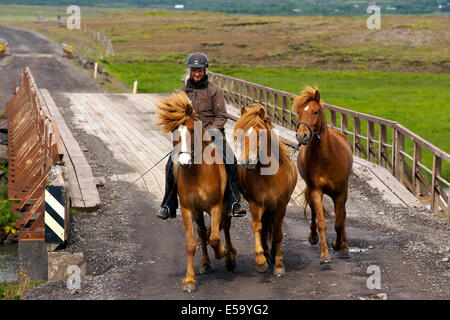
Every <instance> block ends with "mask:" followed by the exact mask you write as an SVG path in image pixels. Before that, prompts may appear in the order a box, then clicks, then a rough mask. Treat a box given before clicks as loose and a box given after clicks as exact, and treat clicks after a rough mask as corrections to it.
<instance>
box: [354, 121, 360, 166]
mask: <svg viewBox="0 0 450 320" xmlns="http://www.w3.org/2000/svg"><path fill="white" fill-rule="evenodd" d="M360 133H361V120H360V119H359V118H357V117H353V150H355V155H356V150H358V157H361V150H359V148H358V145H357V142H358V141H359V138H358V135H359V134H360Z"/></svg>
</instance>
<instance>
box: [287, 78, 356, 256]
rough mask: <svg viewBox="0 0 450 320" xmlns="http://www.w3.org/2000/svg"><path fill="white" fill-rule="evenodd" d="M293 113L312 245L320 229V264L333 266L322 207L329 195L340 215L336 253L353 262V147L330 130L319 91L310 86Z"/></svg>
mask: <svg viewBox="0 0 450 320" xmlns="http://www.w3.org/2000/svg"><path fill="white" fill-rule="evenodd" d="M293 111H294V112H296V113H298V115H299V123H298V127H297V140H298V142H299V146H300V145H301V147H300V149H299V153H298V158H297V167H298V171H299V172H300V175H301V176H302V178H303V179H304V180H305V182H306V190H305V199H306V205H309V206H310V208H311V224H310V228H311V233H310V234H309V242H310V243H311V244H313V245H314V244H317V242H318V241H319V236H318V234H317V227H318V228H319V233H320V240H321V255H320V263H321V264H324V263H325V264H328V263H330V262H331V258H330V255H329V253H328V247H327V242H326V230H327V224H326V221H325V218H326V217H328V216H327V215H328V214H327V213H326V211H325V210H324V208H323V204H322V197H323V194H326V195H329V196H330V197H331V199H333V202H334V210H335V215H336V220H335V224H334V229H335V231H336V239H335V240H334V242H333V249H334V250H335V252H336V254H337V256H338V257H339V258H349V257H350V253H349V247H348V240H347V235H346V233H345V216H346V211H345V203H346V201H347V193H348V178H349V176H350V173H351V170H352V164H353V156H352V150H351V146H350V143H349V141H348V140H347V137H346V136H345V135H343V134H342V133H341V132H339V131H337V130H334V129H330V128H328V126H327V123H326V120H325V110H324V108H323V105H322V102H321V100H320V93H319V90H317V89H314V88H312V87H309V86H306V87H305V88H304V90H303V91H302V93H301V95H300V96H298V97H296V98H295V99H294V103H293ZM305 210H306V208H305ZM316 219H317V224H316Z"/></svg>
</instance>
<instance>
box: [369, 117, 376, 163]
mask: <svg viewBox="0 0 450 320" xmlns="http://www.w3.org/2000/svg"><path fill="white" fill-rule="evenodd" d="M374 139H375V123H374V122H373V121H370V120H368V121H367V160H369V161H370V162H373V163H375V156H374V154H373V152H372V150H374V149H375V148H374V143H373V140H374Z"/></svg>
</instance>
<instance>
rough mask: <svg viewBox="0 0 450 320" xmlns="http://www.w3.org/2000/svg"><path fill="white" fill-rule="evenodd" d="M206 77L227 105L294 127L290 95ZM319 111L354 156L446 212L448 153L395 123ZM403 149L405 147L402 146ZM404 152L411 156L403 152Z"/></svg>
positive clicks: (352, 113)
mask: <svg viewBox="0 0 450 320" xmlns="http://www.w3.org/2000/svg"><path fill="white" fill-rule="evenodd" d="M208 75H209V78H210V80H211V81H213V82H214V83H215V84H216V85H218V86H219V87H220V88H221V89H222V90H223V92H224V96H225V101H226V102H227V103H229V104H232V105H234V106H236V107H239V108H241V107H242V106H246V105H248V104H251V103H260V104H261V105H263V106H264V107H265V109H266V112H267V113H268V114H269V115H270V116H271V117H272V119H273V121H274V122H275V123H277V124H279V125H281V126H283V127H285V128H287V129H291V130H295V129H296V127H297V115H296V114H294V113H293V112H292V109H291V106H292V102H293V99H294V98H295V97H296V95H295V94H292V93H289V92H285V91H280V90H275V89H272V88H269V87H265V86H261V85H258V84H254V83H251V82H248V81H244V80H241V79H237V78H234V77H230V76H225V75H222V74H218V73H214V72H210V71H209V72H208ZM324 107H325V109H326V110H327V111H326V112H327V118H328V119H329V124H328V126H329V127H331V128H334V129H337V130H340V131H341V132H342V133H344V134H345V135H346V136H347V137H348V138H349V140H350V142H351V144H352V149H353V153H354V155H356V156H359V157H362V158H365V159H367V160H368V161H370V162H373V163H376V164H378V165H380V166H383V167H384V168H386V169H387V170H389V171H390V172H391V173H392V174H393V176H394V177H395V178H396V179H397V180H399V181H400V182H401V183H402V184H403V185H404V186H406V188H407V189H408V190H409V191H410V192H412V193H413V194H414V195H415V196H416V197H417V198H419V199H420V200H421V201H422V202H423V203H425V204H429V205H430V209H431V211H432V212H436V213H437V212H439V211H440V210H443V211H445V212H447V213H449V197H448V195H447V193H446V192H445V190H444V189H445V188H449V187H450V184H449V182H448V181H447V180H445V179H444V178H443V177H442V161H446V162H447V163H449V162H450V156H449V154H448V153H446V152H444V151H442V150H441V149H439V148H437V147H436V146H434V145H432V144H431V143H429V142H428V141H426V140H424V139H423V138H421V137H419V136H418V135H417V134H415V133H413V132H411V131H410V130H408V129H407V128H405V127H403V126H402V125H401V124H399V123H397V122H395V121H390V120H386V119H383V118H378V117H374V116H370V115H367V114H364V113H360V112H356V111H352V110H348V109H344V108H341V107H337V106H334V105H330V104H326V103H324ZM362 129H364V130H362ZM406 145H408V146H409V148H405V146H406ZM408 149H411V150H410V151H411V152H412V154H409V153H408V151H407V150H408ZM424 149H425V150H428V151H429V152H431V154H432V157H433V166H432V168H431V169H430V168H428V167H426V166H425V165H424V164H423V162H422V151H423V150H424ZM408 162H410V164H409V163H408Z"/></svg>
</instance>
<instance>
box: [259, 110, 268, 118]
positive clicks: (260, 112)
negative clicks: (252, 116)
mask: <svg viewBox="0 0 450 320" xmlns="http://www.w3.org/2000/svg"><path fill="white" fill-rule="evenodd" d="M258 116H259V117H260V118H261V119H264V117H265V116H266V110H264V108H261V109H259V111H258Z"/></svg>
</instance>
